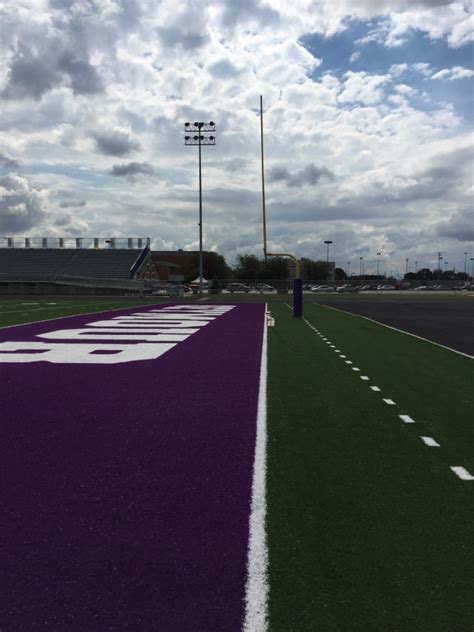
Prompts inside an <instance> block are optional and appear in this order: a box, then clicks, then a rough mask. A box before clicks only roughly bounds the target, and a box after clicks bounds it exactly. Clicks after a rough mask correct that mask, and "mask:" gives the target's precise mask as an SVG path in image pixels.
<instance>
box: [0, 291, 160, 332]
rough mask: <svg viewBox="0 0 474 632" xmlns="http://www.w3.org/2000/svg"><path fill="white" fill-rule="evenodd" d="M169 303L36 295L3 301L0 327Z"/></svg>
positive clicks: (135, 299)
mask: <svg viewBox="0 0 474 632" xmlns="http://www.w3.org/2000/svg"><path fill="white" fill-rule="evenodd" d="M164 302H169V299H168V300H167V301H164V300H163V299H157V298H156V297H153V299H148V298H92V297H91V298H80V299H65V298H62V297H61V298H50V299H49V298H48V299H43V298H36V297H25V298H22V299H18V300H17V299H2V300H0V327H10V326H12V325H20V324H25V323H33V322H36V321H38V320H48V319H50V318H60V317H62V316H73V315H75V314H88V313H95V312H103V311H107V310H111V309H120V308H125V307H133V306H134V305H137V306H139V305H153V304H155V303H156V304H158V303H164Z"/></svg>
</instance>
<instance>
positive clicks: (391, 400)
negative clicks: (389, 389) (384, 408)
mask: <svg viewBox="0 0 474 632" xmlns="http://www.w3.org/2000/svg"><path fill="white" fill-rule="evenodd" d="M383 401H384V402H385V403H386V404H388V405H389V406H395V402H394V401H393V399H384V400H383Z"/></svg>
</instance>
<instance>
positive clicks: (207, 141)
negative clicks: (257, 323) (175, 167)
mask: <svg viewBox="0 0 474 632" xmlns="http://www.w3.org/2000/svg"><path fill="white" fill-rule="evenodd" d="M184 131H185V133H186V134H188V133H189V132H194V136H189V135H186V136H185V137H184V144H185V145H197V147H198V148H199V294H200V295H201V296H202V278H203V265H202V166H201V146H202V145H215V144H216V137H215V136H214V134H212V135H209V132H215V131H216V124H215V123H214V121H210V122H209V123H203V122H202V121H195V122H194V123H189V122H188V123H185V124H184ZM196 132H197V134H196Z"/></svg>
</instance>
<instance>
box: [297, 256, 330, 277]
mask: <svg viewBox="0 0 474 632" xmlns="http://www.w3.org/2000/svg"><path fill="white" fill-rule="evenodd" d="M301 268H302V277H303V279H305V280H308V281H310V280H311V281H316V280H318V279H325V278H326V262H325V261H313V259H308V258H306V257H303V258H302V259H301Z"/></svg>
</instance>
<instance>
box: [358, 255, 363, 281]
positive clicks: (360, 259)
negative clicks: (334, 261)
mask: <svg viewBox="0 0 474 632" xmlns="http://www.w3.org/2000/svg"><path fill="white" fill-rule="evenodd" d="M363 258H364V257H359V277H360V278H362V259H363Z"/></svg>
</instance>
